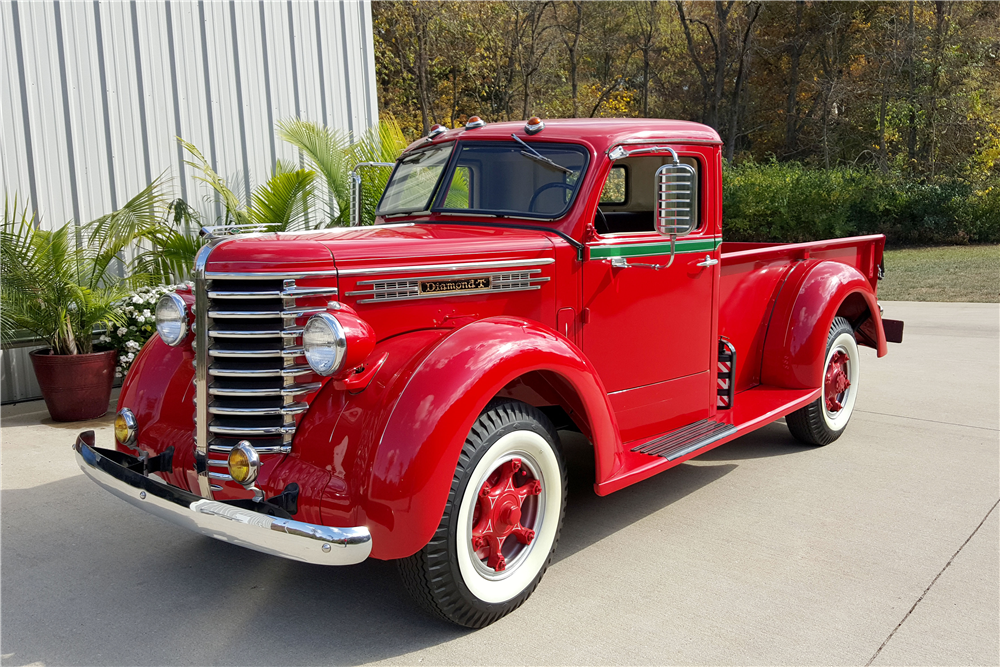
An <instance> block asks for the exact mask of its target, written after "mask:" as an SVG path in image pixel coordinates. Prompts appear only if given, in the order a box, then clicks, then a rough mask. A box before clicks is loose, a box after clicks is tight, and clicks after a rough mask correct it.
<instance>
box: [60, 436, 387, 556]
mask: <svg viewBox="0 0 1000 667" xmlns="http://www.w3.org/2000/svg"><path fill="white" fill-rule="evenodd" d="M73 451H74V452H75V454H76V462H77V463H78V464H79V466H80V469H81V470H83V472H84V474H86V475H87V477H90V479H92V480H94V481H95V482H97V484H98V485H99V486H101V487H103V488H104V489H106V490H107V491H109V492H111V493H112V494H114V495H116V496H118V497H119V498H121V499H122V500H125V501H127V502H129V503H131V504H133V505H135V506H136V507H139V508H141V509H144V510H146V511H147V512H149V513H150V514H155V515H156V516H158V517H161V518H164V519H167V520H168V521H171V522H173V523H176V524H177V525H178V526H183V527H184V528H189V529H191V530H193V531H196V532H199V533H202V534H203V535H208V536H209V537H214V538H215V539H217V540H222V541H223V542H230V543H232V544H238V545H240V546H242V547H247V548H249V549H254V550H256V551H260V552H263V553H266V554H271V555H274V556H281V557H283V558H290V559H292V560H298V561H302V562H304V563H314V564H316V565H353V564H354V563H360V562H361V561H363V560H365V559H366V558H368V556H369V554H371V551H372V537H371V533H369V532H368V529H367V528H331V527H329V526H318V525H315V524H311V523H303V522H301V521H293V520H291V519H281V518H277V517H273V516H268V515H266V514H260V513H258V512H253V511H251V510H247V509H243V508H241V507H235V506H233V505H229V504H227V503H225V502H220V501H217V500H206V499H204V498H202V497H200V496H196V495H194V494H193V493H190V492H188V491H185V490H183V489H179V488H177V487H174V486H170V485H169V484H166V483H164V482H162V481H160V480H158V479H154V478H151V477H146V476H144V475H141V474H139V473H137V472H134V471H132V470H129V469H128V468H126V467H125V466H123V465H121V464H120V463H117V462H116V461H114V460H113V459H112V458H111V457H115V458H119V457H121V456H122V455H121V454H119V453H118V452H110V451H106V450H101V449H98V448H97V447H95V446H94V432H93V431H85V432H83V433H81V434H80V435H79V436H78V437H77V439H76V444H74V445H73Z"/></svg>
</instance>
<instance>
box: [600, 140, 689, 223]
mask: <svg viewBox="0 0 1000 667" xmlns="http://www.w3.org/2000/svg"><path fill="white" fill-rule="evenodd" d="M669 162H673V157H672V156H670V155H637V156H635V157H627V158H624V159H622V160H619V164H616V165H615V166H614V167H612V169H611V172H610V174H609V175H608V180H607V182H606V183H605V184H604V189H603V190H602V191H601V201H600V212H601V214H602V215H601V216H598V218H599V219H598V221H597V222H596V223H595V228H596V229H597V231H598V233H600V234H636V233H643V232H654V231H656V227H655V225H654V221H653V217H654V211H655V209H656V203H655V197H656V186H655V181H656V170H657V169H659V168H660V167H661V166H663V165H664V164H667V163H669ZM681 162H684V163H685V164H689V165H691V166H692V167H694V169H695V171H696V172H697V175H698V176H697V178H695V182H694V183H693V186H694V187H693V190H694V191H693V192H692V193H691V195H692V207H691V209H692V210H691V215H692V216H693V217H694V219H695V220H697V221H698V224H697V226H696V229H697V228H700V227H701V220H700V211H699V201H700V200H699V196H700V193H699V186H700V182H699V181H700V177H701V164H700V163H699V161H698V159H697V158H695V157H689V156H681ZM601 218H603V219H601Z"/></svg>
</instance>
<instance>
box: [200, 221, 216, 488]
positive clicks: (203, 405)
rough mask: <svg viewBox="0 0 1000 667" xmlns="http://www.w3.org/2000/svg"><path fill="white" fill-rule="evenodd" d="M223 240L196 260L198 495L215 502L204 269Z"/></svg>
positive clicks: (206, 282) (210, 246)
mask: <svg viewBox="0 0 1000 667" xmlns="http://www.w3.org/2000/svg"><path fill="white" fill-rule="evenodd" d="M221 240H222V239H212V240H210V241H209V242H208V243H207V244H205V246H204V247H203V248H202V249H201V250H199V251H198V255H197V257H195V260H194V275H195V290H194V299H195V301H194V303H195V307H194V333H195V338H194V341H195V343H194V344H195V351H194V358H195V367H194V383H195V436H194V449H195V470H196V471H197V473H198V493H199V494H200V495H201V496H202V497H203V498H209V499H211V498H212V484H211V482H209V478H208V420H209V417H208V401H209V397H208V280H207V278H206V275H205V267H206V265H207V264H208V256H209V255H210V254H211V253H212V249H213V248H214V247H215V246H216V245H218V243H219V241H221Z"/></svg>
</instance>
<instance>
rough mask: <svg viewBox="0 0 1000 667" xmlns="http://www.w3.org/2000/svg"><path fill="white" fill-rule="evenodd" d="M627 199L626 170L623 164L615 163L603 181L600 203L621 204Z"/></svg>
mask: <svg viewBox="0 0 1000 667" xmlns="http://www.w3.org/2000/svg"><path fill="white" fill-rule="evenodd" d="M627 199H628V170H627V169H625V166H624V165H615V166H614V167H612V168H611V173H609V174H608V180H607V181H605V182H604V189H603V190H601V202H600V203H602V204H609V205H612V206H621V205H623V204H624V203H625V202H626V200H627Z"/></svg>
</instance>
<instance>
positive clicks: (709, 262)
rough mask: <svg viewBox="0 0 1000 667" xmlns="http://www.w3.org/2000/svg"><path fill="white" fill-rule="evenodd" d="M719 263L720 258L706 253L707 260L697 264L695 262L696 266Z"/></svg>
mask: <svg viewBox="0 0 1000 667" xmlns="http://www.w3.org/2000/svg"><path fill="white" fill-rule="evenodd" d="M718 263H719V260H717V259H712V256H711V255H705V260H704V261H702V262H698V263H697V264H695V266H715V265H716V264H718Z"/></svg>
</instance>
